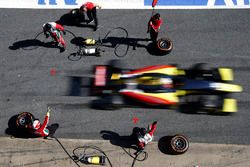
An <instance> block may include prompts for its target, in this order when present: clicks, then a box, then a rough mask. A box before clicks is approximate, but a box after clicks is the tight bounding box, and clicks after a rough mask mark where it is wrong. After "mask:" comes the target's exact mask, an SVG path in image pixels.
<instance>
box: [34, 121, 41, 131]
mask: <svg viewBox="0 0 250 167" xmlns="http://www.w3.org/2000/svg"><path fill="white" fill-rule="evenodd" d="M32 125H33V128H34V129H36V130H37V129H39V128H40V126H41V123H40V121H39V120H37V119H36V120H35V121H33V124H32Z"/></svg>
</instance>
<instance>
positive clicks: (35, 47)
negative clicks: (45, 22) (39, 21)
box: [22, 31, 43, 50]
mask: <svg viewBox="0 0 250 167" xmlns="http://www.w3.org/2000/svg"><path fill="white" fill-rule="evenodd" d="M42 33H43V31H42V32H39V33H38V34H37V35H36V36H35V38H34V39H32V40H33V45H32V46H33V47H31V48H25V47H22V49H23V50H34V49H37V48H38V47H39V45H35V42H36V40H37V38H38V37H39V36H40V35H41V34H42ZM38 41H39V42H41V41H40V40H38ZM41 43H42V42H41Z"/></svg>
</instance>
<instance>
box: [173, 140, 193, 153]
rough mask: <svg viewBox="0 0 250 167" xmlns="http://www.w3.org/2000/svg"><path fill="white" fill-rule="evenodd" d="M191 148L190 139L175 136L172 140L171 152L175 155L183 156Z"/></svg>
mask: <svg viewBox="0 0 250 167" xmlns="http://www.w3.org/2000/svg"><path fill="white" fill-rule="evenodd" d="M188 148H189V142H188V139H187V138H186V137H185V136H184V135H174V136H173V137H172V138H171V140H170V151H171V152H172V153H173V154H183V153H185V152H186V151H187V150H188Z"/></svg>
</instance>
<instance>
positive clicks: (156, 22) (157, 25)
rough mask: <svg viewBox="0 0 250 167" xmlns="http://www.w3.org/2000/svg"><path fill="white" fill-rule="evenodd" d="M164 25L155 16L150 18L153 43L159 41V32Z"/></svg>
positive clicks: (149, 26) (149, 25) (149, 29)
mask: <svg viewBox="0 0 250 167" xmlns="http://www.w3.org/2000/svg"><path fill="white" fill-rule="evenodd" d="M161 24H162V19H161V18H159V19H155V18H154V16H153V17H151V18H150V20H149V22H148V31H147V32H149V33H150V38H151V40H152V41H153V42H156V41H157V37H158V32H159V30H160V27H161Z"/></svg>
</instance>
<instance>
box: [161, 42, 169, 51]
mask: <svg viewBox="0 0 250 167" xmlns="http://www.w3.org/2000/svg"><path fill="white" fill-rule="evenodd" d="M160 47H161V48H163V49H168V48H169V47H170V42H168V41H161V42H160Z"/></svg>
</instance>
